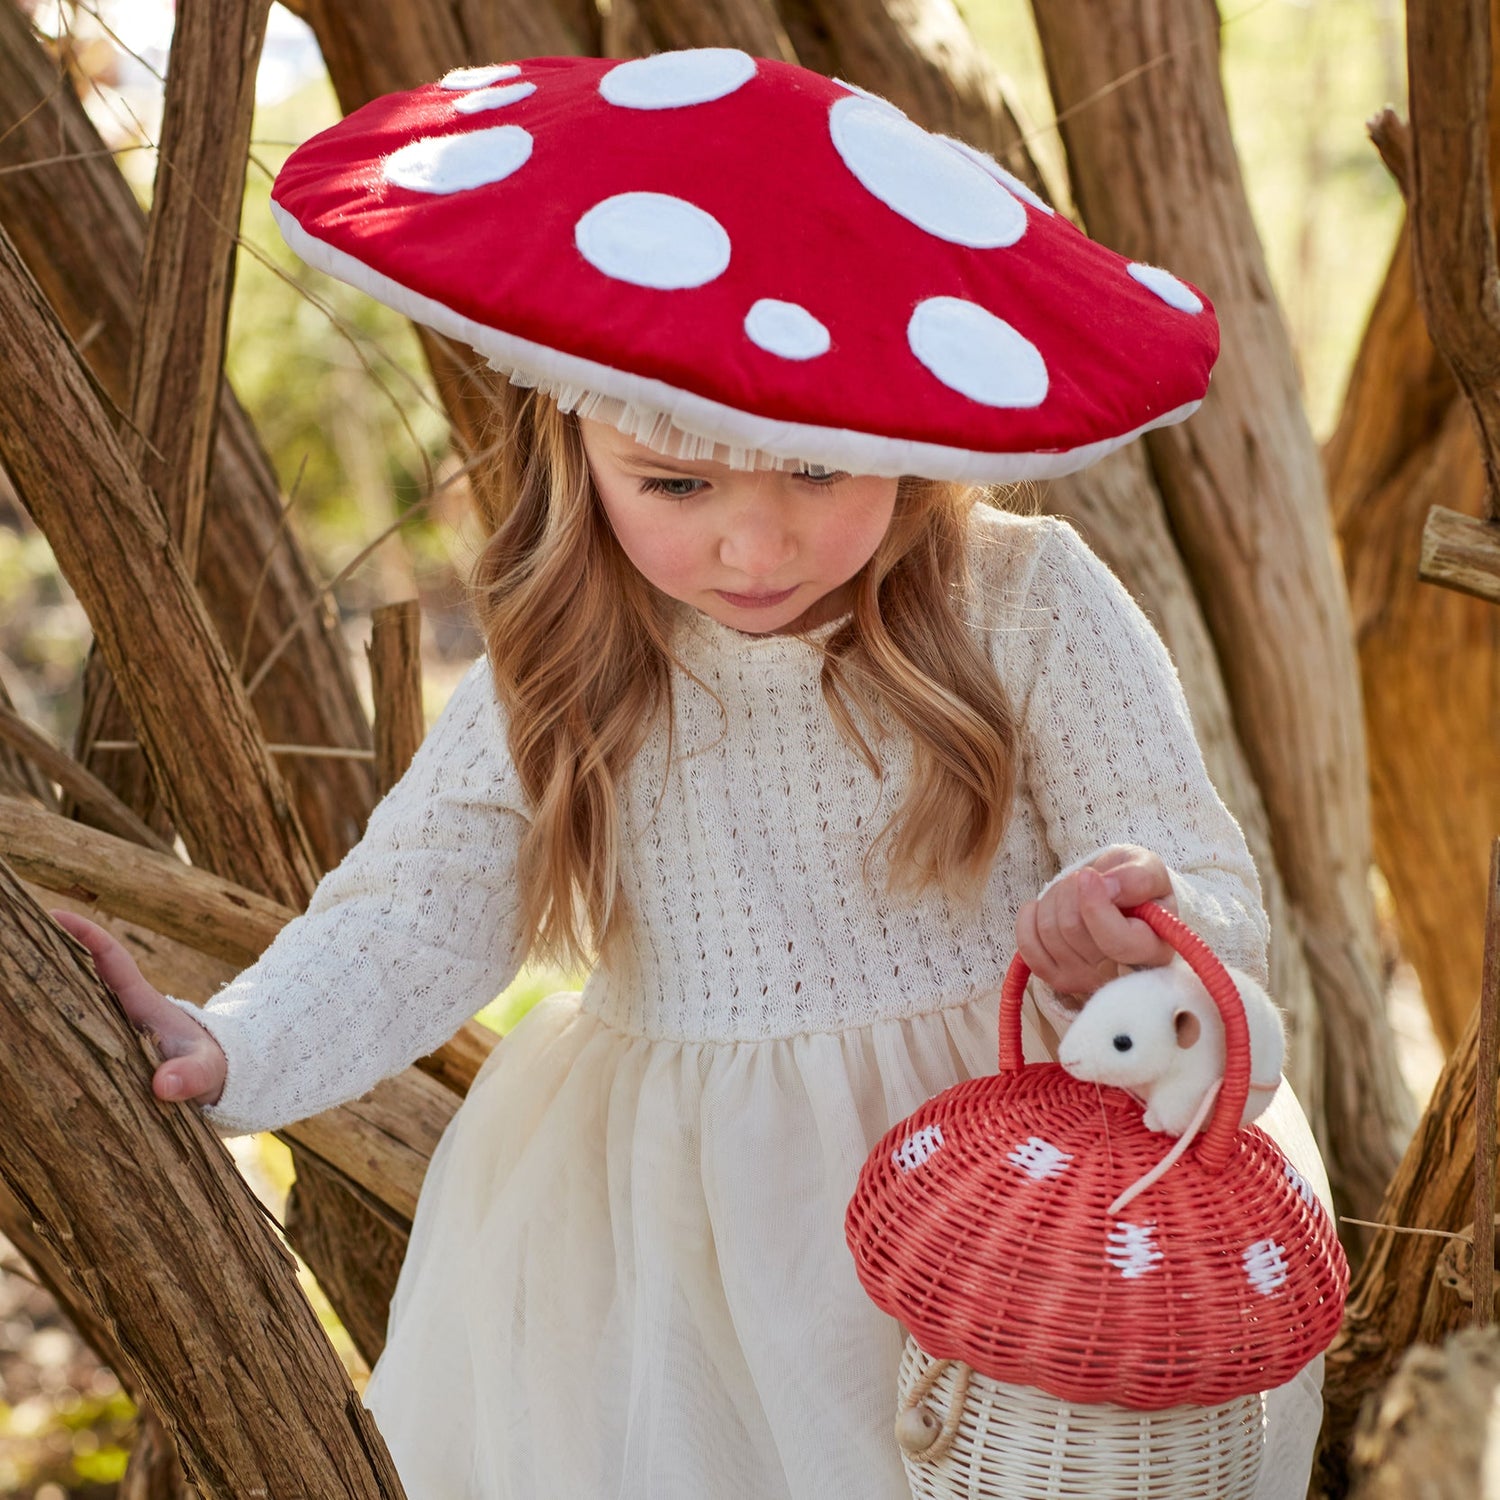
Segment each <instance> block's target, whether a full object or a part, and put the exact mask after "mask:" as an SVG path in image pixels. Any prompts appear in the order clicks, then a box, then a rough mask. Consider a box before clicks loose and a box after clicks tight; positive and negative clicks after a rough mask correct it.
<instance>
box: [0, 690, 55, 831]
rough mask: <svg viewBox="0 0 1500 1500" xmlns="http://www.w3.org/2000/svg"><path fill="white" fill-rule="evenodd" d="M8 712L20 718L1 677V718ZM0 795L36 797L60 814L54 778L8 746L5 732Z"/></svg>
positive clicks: (0, 737)
mask: <svg viewBox="0 0 1500 1500" xmlns="http://www.w3.org/2000/svg"><path fill="white" fill-rule="evenodd" d="M7 713H8V714H9V716H10V718H11V719H17V718H19V717H20V715H19V714H17V713H16V706H15V704H14V703H12V702H11V698H10V694H9V693H8V692H7V691H6V689H5V680H4V679H3V678H0V719H3V718H4V717H5V715H6V714H7ZM0 794H4V795H6V796H11V797H29V798H33V799H34V800H35V801H36V802H37V803H38V804H39V805H40V806H42V807H44V808H46V809H47V810H48V811H49V812H56V811H57V793H56V792H54V791H53V790H52V781H51V778H50V777H48V776H46V775H44V774H43V773H42V770H41V768H40V767H39V766H38V765H37V764H36V762H35V761H34V760H32V759H31V758H30V757H29V756H26V755H23V754H21V752H20V751H19V750H17V749H15V748H14V747H13V746H11V745H9V744H7V743H5V736H4V732H3V731H0Z"/></svg>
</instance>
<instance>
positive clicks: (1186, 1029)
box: [1172, 1010, 1203, 1047]
mask: <svg viewBox="0 0 1500 1500" xmlns="http://www.w3.org/2000/svg"><path fill="white" fill-rule="evenodd" d="M1172 1026H1173V1028H1174V1029H1175V1031H1176V1032H1177V1045H1178V1046H1179V1047H1193V1046H1196V1045H1197V1043H1198V1038H1199V1037H1200V1036H1202V1035H1203V1022H1202V1021H1200V1020H1199V1019H1198V1017H1197V1015H1195V1014H1194V1012H1192V1011H1190V1010H1179V1011H1178V1012H1177V1013H1176V1015H1174V1016H1173V1017H1172Z"/></svg>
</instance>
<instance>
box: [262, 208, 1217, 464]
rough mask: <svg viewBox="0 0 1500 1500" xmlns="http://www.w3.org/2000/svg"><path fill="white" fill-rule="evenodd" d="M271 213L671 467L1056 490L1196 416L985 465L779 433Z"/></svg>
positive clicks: (431, 321) (330, 256)
mask: <svg viewBox="0 0 1500 1500" xmlns="http://www.w3.org/2000/svg"><path fill="white" fill-rule="evenodd" d="M271 212H272V213H273V214H274V215H275V216H276V222H277V225H278V226H279V228H280V230H281V233H282V235H283V236H284V237H285V239H286V242H287V244H288V245H290V246H291V248H292V249H293V250H295V251H296V252H297V254H298V255H299V256H301V257H302V259H303V260H305V261H306V262H307V263H308V264H309V265H311V266H315V267H316V268H317V269H318V270H320V271H326V272H327V273H328V274H329V275H331V276H335V277H337V278H338V279H339V280H340V281H346V282H348V283H349V284H350V285H351V286H355V287H358V288H359V289H360V290H361V291H363V292H366V293H368V294H369V295H370V296H372V297H374V298H375V299H376V301H378V302H383V303H384V304H385V305H386V306H387V307H391V308H394V309H395V310H396V311H397V312H399V313H402V314H404V315H405V316H406V317H408V318H410V319H412V321H413V322H416V323H421V324H424V325H425V326H426V327H428V328H432V329H434V330H436V331H437V332H438V333H441V334H443V335H445V336H446V337H448V338H451V339H456V340H457V341H458V342H460V343H464V344H468V345H469V346H470V347H471V348H473V349H475V350H477V351H478V352H479V353H480V354H482V355H483V356H484V357H485V359H486V360H488V361H489V363H490V364H491V365H492V366H493V367H494V368H495V369H497V370H500V371H502V372H504V373H505V374H507V375H508V376H509V377H510V379H511V380H512V382H513V383H514V384H516V385H520V386H534V387H536V388H537V389H538V390H541V391H544V392H545V393H546V394H548V395H549V396H551V397H552V398H553V399H554V400H556V402H557V403H558V405H559V406H560V407H562V409H563V410H564V411H571V412H576V413H577V414H578V415H579V416H581V417H587V418H591V419H593V420H595V421H600V422H607V423H609V425H611V426H612V427H615V428H617V429H618V430H619V431H620V432H622V433H624V434H625V435H626V436H627V437H631V438H634V439H635V441H637V442H639V443H643V444H644V445H645V446H646V447H648V448H651V449H653V450H655V451H656V452H658V453H661V454H663V455H666V456H669V457H672V458H682V459H688V460H690V461H694V462H696V461H700V460H712V461H714V462H717V463H722V464H727V465H728V466H729V467H731V468H735V469H770V468H775V469H796V468H801V467H804V466H807V465H814V464H815V465H819V466H821V467H824V468H829V469H844V470H847V471H848V472H849V473H851V474H881V475H888V476H899V475H903V474H911V475H920V476H922V477H924V478H928V479H952V480H960V481H967V482H969V483H974V484H1004V483H1014V482H1016V481H1019V480H1025V479H1053V478H1056V477H1057V476H1058V475H1060V474H1071V473H1073V472H1074V471H1076V470H1078V469H1083V468H1087V467H1088V465H1090V464H1092V463H1095V462H1097V461H1098V460H1099V459H1101V458H1103V457H1104V456H1105V455H1106V454H1109V453H1113V452H1114V451H1115V449H1117V448H1123V447H1124V446H1125V444H1126V443H1129V442H1132V441H1134V439H1136V438H1138V437H1139V436H1140V435H1141V434H1142V433H1144V432H1150V431H1151V430H1152V429H1153V428H1156V427H1167V426H1171V425H1172V424H1173V423H1175V422H1181V421H1184V420H1186V419H1187V418H1188V417H1190V416H1191V415H1192V414H1193V413H1194V412H1195V411H1197V409H1198V407H1199V406H1200V405H1201V404H1202V403H1201V402H1198V401H1190V402H1188V403H1187V404H1186V405H1185V406H1179V407H1176V408H1175V409H1174V410H1172V411H1169V412H1164V413H1162V415H1161V416H1158V417H1155V418H1153V419H1152V420H1151V421H1149V422H1146V423H1143V424H1142V425H1141V426H1140V427H1136V428H1134V429H1132V430H1131V431H1129V432H1124V433H1121V434H1120V435H1119V436H1118V437H1112V438H1103V439H1101V440H1100V441H1098V442H1094V443H1085V444H1083V445H1082V446H1081V447H1078V448H1069V449H1066V450H1053V451H1051V452H1044V453H984V452H979V451H976V450H974V449H970V448H950V447H946V446H944V445H943V444H941V443H921V442H915V441H912V440H910V439H907V438H888V437H880V436H877V435H876V434H874V433H868V432H853V431H850V430H848V429H846V428H840V427H815V426H812V425H810V424H808V423H804V422H782V421H777V420H776V419H774V418H770V417H760V416H756V415H755V414H754V413H753V412H745V411H740V410H737V409H736V408H735V407H732V406H725V405H723V404H722V403H720V402H717V401H710V400H709V399H708V398H707V397H704V396H696V395H694V394H692V392H690V391H681V390H678V389H676V388H675V387H674V386H670V385H667V384H666V383H665V382H664V381H660V380H653V379H651V378H649V377H647V376H643V375H632V374H630V373H629V372H628V371H625V370H616V369H612V368H611V367H610V366H608V365H602V364H598V363H597V362H595V361H594V360H590V359H582V358H580V357H579V356H577V355H573V354H564V353H561V352H560V351H558V350H556V349H549V348H547V347H546V346H545V345H544V344H536V343H533V342H531V340H529V339H523V338H518V337H517V336H516V335H514V334H509V333H502V332H501V331H500V330H498V329H495V328H489V327H487V326H486V325H485V324H483V323H476V322H475V321H474V320H473V319H472V318H467V317H465V316H464V315H463V314H462V313H459V312H455V311H454V310H453V309H452V308H450V307H446V306H444V305H443V304H442V303H441V302H437V301H434V300H433V299H432V298H431V297H424V296H423V295H422V294H421V293H420V292H414V291H412V290H411V289H410V288H409V287H404V286H402V285H401V283H400V282H398V281H393V280H391V278H389V277H387V276H383V275H381V274H380V272H378V271H373V270H371V269H370V267H369V266H367V265H365V264H364V262H363V261H360V260H357V259H356V258H355V257H354V256H352V255H350V254H348V253H347V252H346V251H343V250H340V249H337V248H336V247H335V246H333V245H330V244H328V243H327V242H326V241H325V240H320V239H318V238H317V237H316V236H314V235H311V234H309V233H308V232H307V231H306V230H305V229H303V227H302V226H301V225H300V224H299V223H298V222H297V221H296V219H294V218H293V217H292V215H291V214H289V213H288V212H287V211H286V210H285V209H284V208H282V207H281V205H280V204H279V203H276V202H272V204H271Z"/></svg>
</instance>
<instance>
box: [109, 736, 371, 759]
mask: <svg viewBox="0 0 1500 1500" xmlns="http://www.w3.org/2000/svg"><path fill="white" fill-rule="evenodd" d="M140 748H141V742H140V741H139V740H95V741H94V743H93V744H92V745H90V746H89V749H90V750H113V751H117V752H123V751H130V750H139V749H140ZM266 749H267V750H269V751H270V752H271V754H272V755H312V756H321V757H323V758H324V759H325V760H374V759H375V752H374V751H373V750H360V749H353V748H350V747H348V746H345V745H267V746H266Z"/></svg>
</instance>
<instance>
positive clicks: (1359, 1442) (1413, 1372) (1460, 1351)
mask: <svg viewBox="0 0 1500 1500" xmlns="http://www.w3.org/2000/svg"><path fill="white" fill-rule="evenodd" d="M1497 1412H1500V1333H1497V1332H1496V1331H1495V1330H1494V1329H1493V1328H1487V1329H1483V1330H1479V1329H1474V1330H1469V1331H1465V1332H1462V1333H1456V1334H1454V1335H1453V1337H1452V1338H1450V1339H1449V1340H1448V1341H1447V1342H1446V1343H1445V1344H1443V1346H1442V1347H1441V1348H1433V1347H1431V1346H1430V1345H1425V1344H1424V1345H1421V1346H1419V1347H1417V1348H1414V1349H1411V1350H1408V1351H1407V1353H1406V1355H1405V1357H1404V1358H1403V1359H1402V1361H1401V1365H1400V1368H1399V1369H1398V1370H1397V1371H1396V1374H1395V1375H1394V1377H1393V1378H1392V1380H1391V1382H1390V1384H1389V1385H1388V1386H1386V1388H1385V1389H1384V1390H1383V1391H1381V1392H1380V1395H1379V1397H1378V1398H1377V1399H1376V1400H1374V1401H1372V1402H1371V1404H1370V1407H1369V1409H1368V1410H1367V1411H1366V1412H1365V1413H1364V1415H1363V1416H1362V1417H1361V1418H1360V1422H1359V1426H1358V1428H1357V1429H1356V1431H1355V1436H1354V1457H1353V1462H1352V1464H1351V1469H1350V1478H1351V1479H1352V1481H1353V1487H1352V1489H1351V1490H1350V1494H1351V1496H1352V1497H1353V1500H1500V1470H1497V1469H1496V1467H1495V1464H1494V1460H1493V1456H1492V1455H1493V1453H1494V1451H1495V1445H1496V1443H1497V1441H1500V1417H1497Z"/></svg>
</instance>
